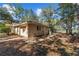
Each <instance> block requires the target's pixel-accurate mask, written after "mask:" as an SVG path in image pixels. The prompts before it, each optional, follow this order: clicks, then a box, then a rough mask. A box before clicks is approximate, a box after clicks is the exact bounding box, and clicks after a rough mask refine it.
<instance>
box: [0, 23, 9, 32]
mask: <svg viewBox="0 0 79 59" xmlns="http://www.w3.org/2000/svg"><path fill="white" fill-rule="evenodd" d="M9 32H10V27H7V26H5V24H1V23H0V33H9Z"/></svg>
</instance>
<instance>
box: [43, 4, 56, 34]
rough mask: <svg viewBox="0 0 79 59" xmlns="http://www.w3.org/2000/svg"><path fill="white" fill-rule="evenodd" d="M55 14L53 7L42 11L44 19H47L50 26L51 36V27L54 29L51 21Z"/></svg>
mask: <svg viewBox="0 0 79 59" xmlns="http://www.w3.org/2000/svg"><path fill="white" fill-rule="evenodd" d="M53 13H54V12H53V9H52V7H51V6H49V7H47V8H44V9H43V10H42V16H43V17H44V19H46V22H47V23H48V26H49V34H51V27H52V24H51V19H52V16H53Z"/></svg>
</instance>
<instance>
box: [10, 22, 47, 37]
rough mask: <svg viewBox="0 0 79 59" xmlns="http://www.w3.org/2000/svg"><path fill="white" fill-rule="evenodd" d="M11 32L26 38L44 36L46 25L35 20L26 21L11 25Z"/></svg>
mask: <svg viewBox="0 0 79 59" xmlns="http://www.w3.org/2000/svg"><path fill="white" fill-rule="evenodd" d="M11 29H12V30H11V32H12V33H14V34H17V35H19V36H23V37H26V38H31V37H37V36H44V35H47V34H48V26H47V25H45V24H41V23H38V22H35V21H27V22H24V23H20V24H14V25H12V28H11Z"/></svg>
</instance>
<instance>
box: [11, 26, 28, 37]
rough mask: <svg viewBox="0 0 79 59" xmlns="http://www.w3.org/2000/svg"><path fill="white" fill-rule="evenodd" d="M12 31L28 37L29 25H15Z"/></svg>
mask: <svg viewBox="0 0 79 59" xmlns="http://www.w3.org/2000/svg"><path fill="white" fill-rule="evenodd" d="M12 33H15V34H17V35H20V36H24V37H27V38H28V26H27V25H26V26H24V27H20V26H18V27H17V26H16V27H13V28H12Z"/></svg>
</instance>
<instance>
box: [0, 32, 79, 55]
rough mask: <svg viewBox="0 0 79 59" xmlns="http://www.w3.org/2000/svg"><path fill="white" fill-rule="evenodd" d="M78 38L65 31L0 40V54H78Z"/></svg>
mask: <svg viewBox="0 0 79 59" xmlns="http://www.w3.org/2000/svg"><path fill="white" fill-rule="evenodd" d="M78 42H79V39H78V37H76V36H71V35H67V34H65V33H53V34H52V35H50V36H47V37H42V38H35V39H30V40H25V39H20V38H18V39H15V40H8V41H2V40H0V56H73V55H74V56H78V55H79V43H78Z"/></svg>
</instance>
